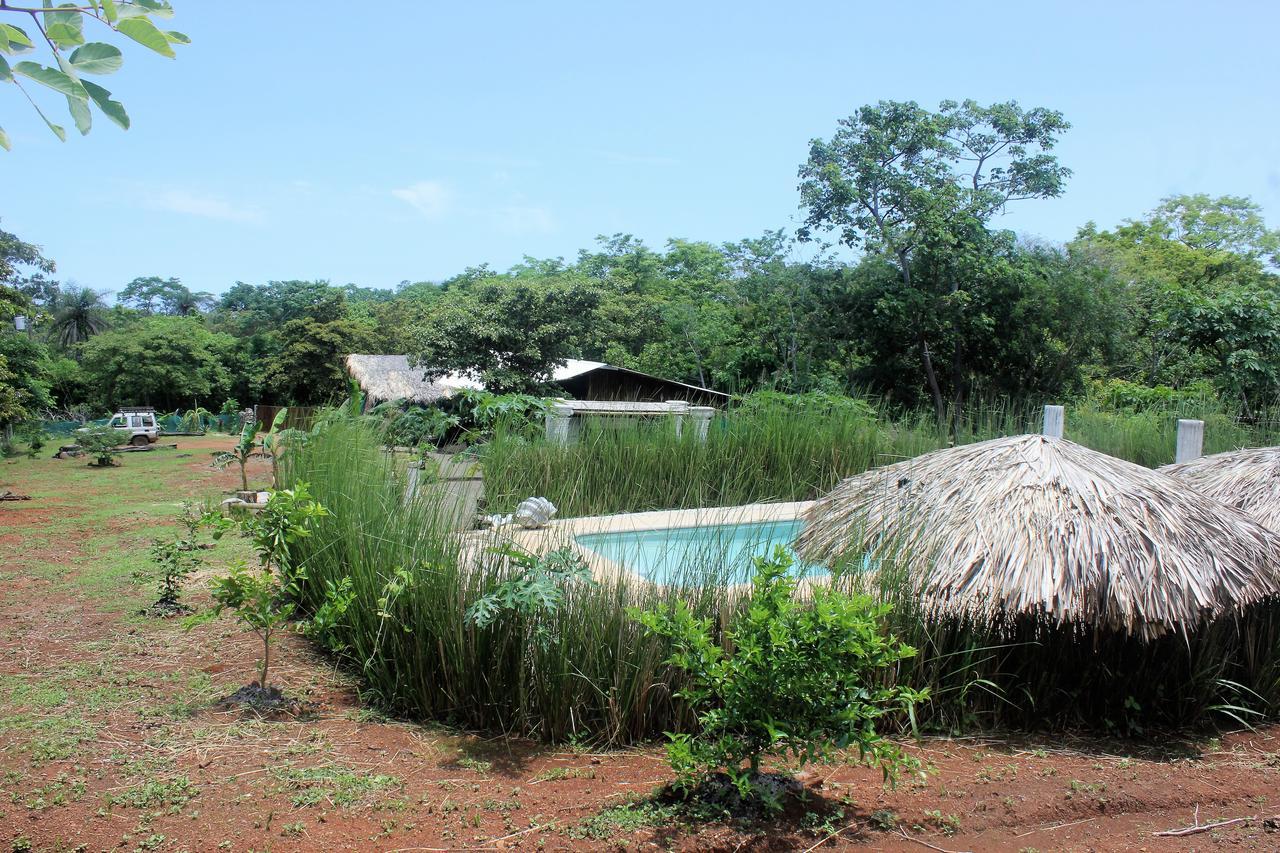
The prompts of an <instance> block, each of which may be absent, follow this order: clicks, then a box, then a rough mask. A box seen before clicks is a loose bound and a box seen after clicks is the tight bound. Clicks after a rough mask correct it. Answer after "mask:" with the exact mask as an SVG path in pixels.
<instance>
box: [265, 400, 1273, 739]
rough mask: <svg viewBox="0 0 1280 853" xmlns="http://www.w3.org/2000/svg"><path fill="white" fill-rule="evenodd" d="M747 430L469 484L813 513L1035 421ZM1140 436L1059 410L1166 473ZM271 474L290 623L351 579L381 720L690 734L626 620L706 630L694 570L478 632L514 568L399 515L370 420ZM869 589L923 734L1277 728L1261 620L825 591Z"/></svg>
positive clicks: (592, 447)
mask: <svg viewBox="0 0 1280 853" xmlns="http://www.w3.org/2000/svg"><path fill="white" fill-rule="evenodd" d="M745 414H746V417H744V418H742V419H741V420H739V421H737V422H734V421H733V420H732V419H727V420H724V421H722V422H721V423H718V424H716V425H713V431H712V433H711V435H710V436H709V439H708V442H707V443H706V445H700V444H698V443H697V442H696V441H695V440H693V439H692V437H687V436H686V437H684V438H679V439H677V438H676V437H675V435H674V431H673V430H671V431H668V429H667V427H669V426H670V425H669V424H663V423H651V424H649V425H647V426H645V425H640V426H637V425H624V426H622V427H621V428H618V426H617V425H614V426H613V427H612V428H611V427H608V426H604V425H601V426H599V427H588V430H587V432H586V433H585V434H584V435H583V436H582V439H581V440H580V441H579V442H578V443H577V444H575V445H571V446H569V447H566V448H561V447H554V446H549V445H547V444H546V443H544V442H541V441H538V440H536V439H530V437H528V436H520V435H501V436H499V438H498V439H497V440H496V441H495V442H494V443H493V444H492V445H491V446H490V448H489V451H488V454H487V455H486V456H485V459H484V464H485V481H486V487H487V488H488V489H489V493H490V495H491V496H493V497H494V498H495V502H497V503H501V502H502V501H504V500H514V499H516V498H518V497H524V496H527V495H528V494H546V495H547V496H548V497H551V498H552V500H554V501H556V503H557V504H559V505H560V506H561V509H562V514H565V515H576V514H585V513H592V512H609V511H617V510H642V509H652V508H656V507H671V506H702V505H711V504H716V503H720V504H735V503H745V502H750V501H755V500H761V499H765V498H797V497H810V496H813V495H815V494H816V493H818V492H819V491H821V490H822V489H824V488H826V487H828V486H829V485H831V484H832V483H834V481H835V480H837V479H838V478H840V477H842V476H846V475H848V474H852V473H856V472H857V471H859V470H862V469H865V468H866V467H869V466H870V465H873V464H880V463H882V462H886V461H892V460H893V459H894V458H895V457H897V456H900V455H901V456H906V455H914V454H916V453H919V452H924V451H925V450H930V449H935V448H936V447H940V446H945V445H946V444H947V443H948V442H950V441H952V440H960V441H972V440H979V439H981V438H986V437H992V435H993V434H1003V433H1004V432H1005V431H1008V432H1016V431H1022V430H1023V429H1025V428H1026V427H1027V426H1028V425H1030V424H1031V423H1035V424H1036V425H1037V426H1038V412H1027V411H1018V410H1016V409H1014V408H1012V407H1010V408H999V407H997V408H993V409H989V410H985V411H979V410H974V411H971V412H970V413H969V414H968V416H967V418H966V419H965V420H963V421H959V426H958V427H957V428H956V429H955V431H954V433H953V432H952V431H951V430H943V429H938V428H937V427H936V425H934V424H932V423H931V422H930V421H929V419H927V418H923V417H922V418H917V419H908V418H901V419H899V420H897V421H888V420H886V419H883V418H880V417H878V416H875V415H874V414H868V413H867V412H856V411H845V412H831V411H827V412H824V413H821V414H820V415H816V414H815V415H812V416H809V417H801V418H796V417H795V415H794V413H791V414H789V415H787V414H784V413H780V412H747V413H745ZM1233 425H1234V424H1233ZM1151 426H1159V424H1158V423H1157V419H1156V417H1155V416H1154V415H1150V416H1148V415H1142V414H1140V413H1139V414H1127V415H1116V414H1114V413H1105V412H1093V411H1081V410H1078V409H1077V410H1073V412H1072V413H1070V414H1069V420H1068V429H1069V431H1070V430H1072V429H1073V428H1074V432H1073V433H1071V434H1072V437H1074V438H1076V440H1080V441H1082V443H1086V444H1090V446H1099V445H1100V444H1101V445H1102V447H1100V448H1099V449H1107V448H1111V449H1119V450H1120V451H1121V452H1122V453H1125V454H1129V455H1130V456H1131V457H1138V458H1137V459H1136V460H1135V461H1148V462H1149V463H1157V462H1163V461H1168V459H1169V458H1171V457H1172V433H1171V432H1170V433H1169V434H1168V435H1167V436H1165V435H1163V434H1161V435H1159V437H1158V438H1148V437H1149V436H1150V434H1151V431H1150V430H1149V429H1148V427H1151ZM1241 429H1243V428H1241ZM1207 432H1208V434H1209V435H1210V436H1212V435H1214V433H1215V430H1208V431H1207ZM1222 434H1223V435H1226V434H1227V433H1226V432H1225V430H1224V431H1223V433H1222ZM1248 437H1249V436H1247V435H1240V434H1233V435H1232V437H1231V438H1228V439H1223V440H1227V441H1235V440H1237V439H1238V438H1239V439H1244V440H1242V443H1247V439H1248ZM1166 438H1167V444H1166ZM1104 442H1109V444H1104ZM1211 446H1212V445H1211ZM1142 454H1151V455H1152V456H1150V457H1147V456H1143V455H1142ZM1153 457H1154V458H1153ZM286 460H287V462H286V470H285V472H284V474H285V477H286V480H288V481H290V482H296V481H299V480H305V481H307V482H308V483H310V484H311V488H312V492H313V493H314V494H315V496H316V497H317V499H319V500H320V501H321V502H322V503H324V504H325V506H326V507H328V508H329V510H330V511H331V513H332V515H331V516H329V517H328V518H325V519H322V520H321V522H320V523H319V524H318V526H317V528H316V530H315V533H314V535H313V536H311V537H309V538H308V539H306V540H303V541H302V542H301V543H300V544H301V547H302V549H303V554H302V559H303V564H304V566H305V572H306V576H305V579H304V580H303V581H302V584H301V590H300V597H301V602H300V604H301V606H302V610H303V611H304V612H311V611H314V610H315V609H316V608H317V607H320V606H321V605H322V604H323V603H324V601H325V598H326V590H327V589H329V588H330V585H334V586H336V585H338V584H340V583H341V582H342V579H343V578H348V577H349V578H350V579H351V583H352V588H353V592H354V593H355V598H354V601H353V603H352V605H351V607H350V608H349V609H348V611H347V613H346V614H345V615H344V617H343V619H342V620H341V623H340V625H339V627H338V629H337V631H336V633H335V635H334V639H335V640H336V641H337V642H338V644H339V645H341V646H342V647H343V648H342V650H341V652H340V656H341V658H342V659H343V660H344V661H345V663H346V665H347V666H349V667H350V668H352V669H353V670H355V671H356V672H357V673H358V674H359V675H360V677H361V678H362V680H363V683H364V685H365V689H366V691H367V693H368V694H370V695H372V696H373V697H376V698H377V699H378V700H379V701H380V702H381V704H383V705H384V706H385V707H387V708H389V709H391V710H393V711H395V712H398V713H400V714H404V715H407V716H410V717H416V718H422V719H433V720H443V721H448V722H451V723H455V724H458V725H461V726H465V727H469V728H474V729H481V730H486V731H493V732H503V733H511V734H519V735H526V736H530V737H534V738H538V739H542V740H546V741H563V740H566V739H572V738H581V739H584V740H588V741H591V742H594V743H598V744H604V745H622V744H627V743H633V742H636V741H640V740H645V739H650V738H656V737H660V736H661V734H662V733H663V732H666V731H680V730H687V729H688V727H689V726H691V725H692V724H693V720H692V717H691V715H690V714H689V712H688V709H687V708H686V707H685V706H684V705H683V704H682V703H681V701H680V700H679V699H678V698H676V694H677V693H678V692H679V690H680V687H681V677H680V675H679V674H678V673H677V672H675V671H674V670H672V669H671V668H670V667H669V666H667V665H666V664H665V663H664V661H665V660H666V659H667V657H668V656H669V653H670V648H669V646H668V645H667V643H666V641H664V640H662V639H661V638H657V637H654V636H652V635H651V634H648V633H647V632H645V631H644V630H643V629H642V628H641V626H640V625H639V624H638V623H637V622H636V621H635V620H633V619H632V618H631V617H630V616H629V615H628V612H627V611H628V607H630V606H632V605H638V606H641V607H656V606H661V605H666V604H670V603H672V602H673V601H675V600H677V599H680V600H684V601H686V602H688V603H689V605H690V606H691V608H692V609H693V610H694V612H695V613H696V614H699V615H704V616H708V617H711V618H712V619H713V620H714V622H715V624H717V625H718V626H721V627H722V626H724V625H725V624H727V621H728V619H729V618H730V616H731V615H732V612H733V610H734V608H735V606H736V602H737V599H736V594H735V592H734V591H733V590H732V589H730V588H729V587H727V586H726V585H725V584H724V583H723V576H722V575H718V574H717V573H715V572H707V573H706V574H701V573H699V572H696V571H690V572H687V573H686V574H687V576H686V577H684V578H682V580H681V582H680V583H677V584H673V585H669V586H653V585H649V584H644V583H640V582H637V581H635V580H634V579H631V580H628V579H627V577H626V576H625V575H623V576H621V577H617V578H615V579H614V580H612V581H609V582H607V583H601V584H598V585H586V584H577V585H573V586H572V587H570V588H569V590H568V592H567V596H566V598H565V600H564V602H563V605H562V606H561V608H560V609H558V610H556V611H555V612H547V613H542V614H541V615H539V616H535V617H524V616H518V615H516V614H508V615H506V616H504V617H503V618H501V619H499V620H497V621H495V622H494V623H493V624H492V625H490V626H488V627H485V628H478V627H476V626H474V625H472V624H470V623H469V622H468V621H467V619H466V618H465V615H464V614H465V613H466V611H467V608H468V607H470V606H471V604H472V603H473V602H475V601H476V600H477V599H478V598H479V597H480V596H482V595H485V594H486V593H488V592H489V591H491V590H492V589H493V588H494V587H495V585H496V584H498V583H499V582H501V581H502V580H503V579H505V578H507V577H509V576H510V575H511V572H512V568H511V566H510V565H509V564H508V563H507V562H505V561H504V560H503V559H501V558H499V557H498V556H496V555H494V554H492V553H491V552H489V551H488V550H487V548H486V547H485V544H484V543H483V542H482V541H481V540H478V539H476V538H475V536H474V534H466V533H462V532H459V531H458V530H456V528H455V525H454V518H453V508H452V505H451V503H450V502H449V501H448V500H446V499H444V497H443V492H441V491H436V490H433V489H432V488H427V489H425V490H424V491H423V492H421V493H420V496H419V498H418V499H416V500H414V501H411V502H409V503H406V502H405V500H404V472H403V462H402V461H397V457H395V456H393V455H390V454H387V453H384V452H383V451H382V450H381V449H380V446H379V436H378V435H377V434H376V432H375V430H374V429H373V428H372V427H371V426H369V425H368V424H366V423H363V422H361V421H359V420H356V419H341V418H339V419H334V420H332V421H331V422H329V423H328V424H327V425H326V426H325V427H323V428H322V429H320V430H319V431H318V432H317V433H316V434H314V435H313V436H312V438H311V439H310V441H309V442H308V443H307V444H306V445H305V446H304V447H301V448H299V449H298V450H297V451H296V452H294V453H293V454H291V456H289V457H286ZM712 562H714V561H712ZM871 577H874V584H875V585H874V587H872V588H870V589H869V590H868V591H870V592H872V593H873V594H874V595H876V596H877V597H880V598H882V599H884V600H887V601H890V602H891V603H893V604H894V610H893V611H892V614H891V615H890V617H889V620H890V621H889V624H888V629H889V630H892V631H893V632H894V633H896V634H897V635H898V636H899V637H900V638H901V639H903V640H904V641H906V642H908V643H910V644H912V645H914V646H916V647H917V648H918V649H919V652H920V653H919V654H918V655H917V656H916V657H915V658H912V659H910V660H908V661H905V662H903V664H901V665H900V667H899V669H898V670H897V671H896V672H895V673H894V674H893V676H892V677H893V678H895V679H896V680H897V681H898V682H900V683H904V684H908V685H910V686H912V687H916V688H928V689H929V690H930V699H929V700H928V702H927V703H926V704H925V705H924V706H923V707H921V708H920V709H919V714H918V717H919V720H920V721H921V723H922V724H923V725H925V726H926V727H929V728H934V729H941V730H948V731H959V730H970V729H973V728H979V727H982V728H985V727H1010V726H1015V727H1030V728H1046V727H1061V726H1075V725H1084V726H1090V727H1096V728H1102V729H1106V730H1110V731H1114V732H1116V733H1119V734H1134V733H1138V732H1139V731H1141V730H1142V729H1143V728H1144V727H1150V726H1165V725H1185V724H1188V723H1196V722H1202V721H1205V720H1206V719H1211V718H1213V717H1214V716H1215V714H1216V715H1218V716H1219V717H1220V718H1221V719H1224V720H1226V719H1229V718H1230V717H1231V716H1234V717H1236V718H1237V719H1243V720H1251V719H1254V718H1255V716H1256V715H1266V716H1277V715H1280V610H1278V609H1277V607H1276V605H1275V604H1271V605H1269V606H1260V607H1257V608H1254V609H1252V610H1251V611H1249V612H1247V613H1245V614H1241V615H1240V616H1239V617H1237V618H1232V619H1223V620H1221V621H1219V622H1217V623H1215V624H1213V625H1209V626H1206V627H1204V628H1203V629H1201V630H1198V631H1196V632H1194V633H1193V634H1191V635H1190V636H1181V635H1177V636H1169V637H1166V638H1164V639H1162V640H1159V641H1157V642H1154V643H1143V642H1139V641H1137V640H1132V639H1127V638H1124V637H1121V636H1119V635H1116V634H1113V633H1107V632H1094V631H1091V630H1087V629H1080V628H1073V627H1063V626H1056V625H1049V624H1046V623H1044V622H1042V621H1038V620H1035V619H1018V620H1013V621H1011V622H1010V623H1008V624H994V625H993V624H979V623H975V622H972V621H965V620H955V619H935V618H931V617H930V616H928V615H927V614H925V613H924V612H922V611H921V609H920V607H919V606H918V603H917V602H916V601H914V600H913V599H912V597H911V596H910V595H909V594H908V593H907V590H908V589H909V585H908V584H906V583H905V582H904V579H902V578H900V577H899V578H895V577H894V576H893V574H892V573H891V572H880V573H878V574H876V575H874V576H863V575H859V574H857V573H849V574H846V575H842V576H841V579H840V580H838V581H837V582H841V583H848V584H850V585H854V586H857V587H859V588H867V587H868V586H869V585H870V584H872V582H873V581H872V580H870V579H869V578H871ZM1224 715H1226V716H1224ZM904 724H905V721H904Z"/></svg>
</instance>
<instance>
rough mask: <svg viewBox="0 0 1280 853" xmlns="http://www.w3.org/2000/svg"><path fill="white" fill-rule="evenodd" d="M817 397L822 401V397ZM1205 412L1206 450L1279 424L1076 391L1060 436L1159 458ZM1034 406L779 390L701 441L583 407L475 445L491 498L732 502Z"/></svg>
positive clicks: (788, 494)
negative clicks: (577, 420)
mask: <svg viewBox="0 0 1280 853" xmlns="http://www.w3.org/2000/svg"><path fill="white" fill-rule="evenodd" d="M824 401H825V402H824ZM1192 415H1194V416H1197V417H1200V418H1201V419H1203V420H1205V422H1206V423H1205V452H1206V453H1217V452H1219V451H1223V450H1229V449H1232V448H1236V447H1242V446H1246V445H1251V444H1258V443H1259V442H1267V441H1275V440H1276V433H1275V432H1274V431H1273V430H1271V429H1267V428H1263V427H1261V426H1255V427H1250V426H1247V425H1244V424H1242V423H1240V422H1238V421H1237V420H1235V419H1234V418H1232V417H1230V416H1228V415H1226V414H1224V413H1222V412H1214V411H1210V410H1205V411H1199V410H1196V411H1178V410H1175V409H1173V408H1170V407H1161V408H1152V409H1147V410H1143V411H1123V410H1121V411H1115V410H1105V409H1102V408H1099V407H1098V406H1095V405H1092V404H1088V403H1082V404H1077V405H1073V406H1072V407H1071V408H1070V409H1069V410H1068V413H1067V422H1066V433H1065V434H1066V437H1067V438H1069V439H1071V440H1072V441H1075V442H1077V443H1079V444H1083V445H1084V446H1086V447H1090V448H1092V449H1094V450H1098V451H1101V452H1103V453H1107V454H1109V455H1112V456H1116V457H1118V458H1121V459H1127V460H1129V461H1131V462H1135V463H1137V464H1139V465H1145V466H1148V467H1156V466H1159V465H1164V464H1167V463H1170V462H1172V461H1173V458H1174V446H1175V443H1176V429H1177V419H1178V417H1180V416H1192ZM1041 421H1042V408H1041V407H1039V406H1027V405H1018V404H1014V403H1002V404H995V405H975V406H970V407H968V408H966V409H964V410H962V411H958V412H953V413H951V415H949V416H948V418H947V419H945V420H944V421H943V422H942V423H939V421H938V420H937V418H936V417H935V416H934V415H933V414H932V413H931V412H930V413H924V412H908V413H899V414H897V415H892V414H889V413H885V412H883V411H878V410H877V409H875V408H874V407H872V406H871V405H870V404H867V403H865V402H863V403H861V405H832V404H831V403H830V398H825V397H820V398H819V399H818V401H817V402H812V403H806V402H805V401H804V399H803V398H800V401H799V402H797V399H796V398H791V399H790V400H789V401H788V400H787V399H786V398H782V397H781V395H778V396H777V397H776V398H774V399H770V400H768V401H767V402H766V404H764V405H747V406H744V407H742V408H739V409H734V410H730V411H728V412H723V413H720V414H718V415H717V417H716V418H715V419H714V420H713V422H712V424H711V428H710V430H709V432H708V435H707V440H706V442H705V443H700V442H699V441H698V440H697V438H696V437H695V436H693V435H691V434H690V432H689V431H687V430H686V431H685V432H684V434H682V435H677V433H676V430H675V428H674V425H673V424H672V422H671V421H670V420H667V419H659V420H637V419H617V420H605V419H600V418H589V419H586V420H585V422H584V423H583V425H582V431H581V433H580V435H579V436H578V438H577V440H575V441H574V442H573V443H571V444H568V445H565V446H561V445H557V444H552V443H549V442H547V441H545V440H544V439H543V437H542V434H541V431H540V430H533V431H530V430H528V429H510V428H503V427H500V428H499V429H498V431H497V434H496V436H495V438H494V440H493V441H492V442H491V443H489V444H488V445H486V446H485V447H484V448H483V449H482V458H483V462H484V471H485V487H486V496H487V498H488V500H489V504H490V507H491V508H492V509H493V510H495V511H499V512H510V511H511V510H512V509H514V507H515V505H516V504H517V503H518V502H519V501H521V500H523V499H524V498H527V497H529V496H530V495H542V496H544V497H547V498H550V499H551V501H552V502H553V503H555V504H556V506H557V507H559V509H560V512H561V515H568V516H580V515H603V514H608V513H614V512H640V511H644V510H653V509H685V508H692V507H701V506H733V505H736V504H744V503H754V502H757V501H772V500H806V499H810V498H815V497H818V496H819V495H821V494H822V493H824V492H826V491H827V490H828V489H830V488H831V487H833V486H834V485H835V484H836V483H837V482H839V481H840V480H841V479H843V478H845V477H850V476H853V475H855V474H860V473H862V472H863V471H865V470H867V469H868V468H872V467H875V466H877V465H883V464H886V463H890V462H896V461H900V460H902V459H909V458H912V457H914V456H919V455H920V454H922V453H927V452H929V451H932V450H938V449H940V448H943V447H948V446H950V445H953V444H966V443H969V442H975V441H985V440H987V439H992V438H1000V437H1003V436H1008V435H1017V434H1020V433H1026V432H1038V431H1039V430H1040V428H1041Z"/></svg>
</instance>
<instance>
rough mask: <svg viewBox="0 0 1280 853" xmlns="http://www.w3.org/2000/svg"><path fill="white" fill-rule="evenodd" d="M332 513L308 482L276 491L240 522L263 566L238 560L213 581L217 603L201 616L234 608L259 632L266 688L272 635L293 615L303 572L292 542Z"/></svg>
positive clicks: (241, 619) (260, 676)
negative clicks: (314, 497) (315, 497)
mask: <svg viewBox="0 0 1280 853" xmlns="http://www.w3.org/2000/svg"><path fill="white" fill-rule="evenodd" d="M328 514H329V512H328V510H326V509H325V508H324V507H323V506H321V505H320V504H319V503H317V502H316V501H314V500H312V499H311V495H310V493H309V491H308V489H307V484H306V483H299V484H297V485H296V486H295V487H294V488H293V489H282V490H281V491H278V492H276V493H274V494H273V495H272V496H271V498H270V499H269V500H268V501H267V505H266V506H265V507H264V508H263V509H262V511H261V512H260V513H258V514H256V515H251V516H249V517H247V518H244V519H242V520H241V521H240V522H239V525H240V527H241V529H242V530H243V531H244V532H245V533H246V534H248V536H249V538H250V539H251V540H252V542H253V547H254V550H256V551H257V552H258V558H259V560H260V561H261V566H260V567H259V568H257V569H251V568H249V567H248V566H247V565H245V564H244V563H243V562H241V563H237V564H235V565H234V566H232V568H231V571H230V572H229V573H228V574H227V575H225V576H223V577H220V578H217V579H215V580H214V582H213V600H214V602H215V607H214V609H213V610H212V611H210V612H209V613H208V614H206V616H205V617H201V619H200V620H199V621H203V620H204V619H205V618H216V617H218V616H220V615H222V613H223V612H224V611H226V610H232V611H234V612H235V615H236V619H237V620H238V621H239V622H240V623H241V624H243V625H245V626H247V627H248V628H249V629H250V630H252V631H253V632H254V633H255V634H257V635H258V639H260V640H261V641H262V659H261V660H260V661H259V663H258V687H259V688H261V689H262V690H267V689H268V682H267V676H268V673H269V671H270V664H271V640H272V637H274V636H275V635H276V634H277V633H278V632H279V631H281V630H282V629H283V628H284V627H285V626H286V625H287V623H288V621H289V619H290V618H291V617H292V616H293V610H294V605H293V602H292V601H290V600H289V597H290V595H292V594H293V593H294V592H295V591H296V588H295V584H296V582H297V580H298V579H299V577H300V576H301V575H300V567H299V566H297V565H296V564H295V563H294V561H293V553H292V551H291V546H292V545H293V544H294V543H295V542H297V541H298V540H299V539H301V538H303V537H305V536H309V535H311V526H312V524H313V523H314V522H315V520H316V519H318V518H322V517H324V516H326V515H328ZM225 529H226V528H220V529H217V530H215V531H214V536H215V537H220V536H221V535H222V533H223V532H225Z"/></svg>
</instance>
